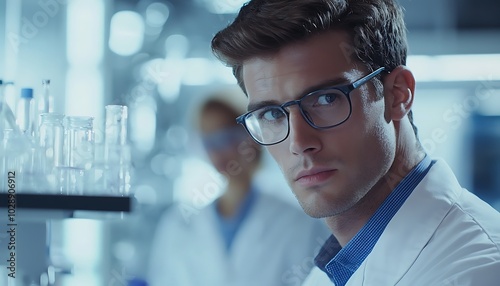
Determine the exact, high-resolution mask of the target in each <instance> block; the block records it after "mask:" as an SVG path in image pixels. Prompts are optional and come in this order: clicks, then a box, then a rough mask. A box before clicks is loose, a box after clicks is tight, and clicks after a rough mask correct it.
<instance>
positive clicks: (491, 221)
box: [303, 160, 500, 286]
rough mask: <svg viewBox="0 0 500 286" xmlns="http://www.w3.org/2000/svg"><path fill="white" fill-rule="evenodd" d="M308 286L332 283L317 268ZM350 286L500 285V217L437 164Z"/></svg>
mask: <svg viewBox="0 0 500 286" xmlns="http://www.w3.org/2000/svg"><path fill="white" fill-rule="evenodd" d="M303 285H304V286H323V285H333V283H332V282H331V281H330V280H329V279H328V277H327V276H326V274H325V273H324V272H322V271H321V270H320V269H319V268H317V267H315V268H314V269H313V270H312V271H311V274H310V275H309V277H308V278H307V281H306V282H304V284H303ZM347 285H348V286H358V285H364V286H392V285H398V286H446V285H448V286H458V285H460V286H462V285H464V286H499V285H500V213H499V212H497V211H496V210H494V209H493V208H492V207H490V206H489V205H488V204H486V203H485V202H483V201H482V200H480V199H479V198H477V197H476V196H475V195H474V194H472V193H470V192H469V191H467V190H465V189H463V188H462V187H460V185H459V184H458V182H457V180H456V178H455V176H454V175H453V172H452V171H451V169H450V168H449V167H448V165H447V164H446V163H445V162H444V161H441V160H438V161H437V162H436V163H435V164H434V166H432V167H431V169H430V170H429V172H428V174H427V175H426V176H425V177H424V179H423V180H422V181H421V182H420V184H419V185H418V186H417V187H416V188H415V190H414V191H413V193H412V194H411V195H410V197H409V198H408V199H407V201H406V202H405V203H404V204H403V206H402V207H401V209H400V210H399V211H398V212H397V213H396V215H395V216H394V217H393V219H392V220H391V221H390V223H389V224H388V225H387V227H386V229H385V231H384V233H383V234H382V236H381V237H380V239H379V241H378V242H377V244H376V245H375V247H374V249H373V250H372V252H371V253H370V254H369V255H368V257H367V258H366V259H365V261H364V262H363V263H362V264H361V266H360V267H359V269H358V270H357V271H356V272H355V273H354V275H353V276H352V277H351V279H350V280H349V281H348V283H347Z"/></svg>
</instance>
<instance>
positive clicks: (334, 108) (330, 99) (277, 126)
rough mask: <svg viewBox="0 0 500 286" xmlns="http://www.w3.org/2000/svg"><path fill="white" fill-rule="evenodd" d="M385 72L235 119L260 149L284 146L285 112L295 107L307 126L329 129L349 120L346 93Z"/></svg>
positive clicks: (285, 131)
mask: <svg viewBox="0 0 500 286" xmlns="http://www.w3.org/2000/svg"><path fill="white" fill-rule="evenodd" d="M384 69H385V68H384V67H381V68H379V69H377V70H375V71H374V72H372V73H370V74H368V75H366V76H364V77H362V78H360V79H358V80H356V81H355V82H353V83H351V84H349V85H343V86H334V87H328V88H324V89H320V90H316V91H313V92H311V93H308V94H306V95H304V96H302V97H301V98H300V99H297V100H292V101H288V102H285V103H283V104H281V105H267V106H263V107H260V108H257V109H255V110H251V111H249V112H247V113H245V114H243V115H241V116H239V117H238V118H236V122H237V123H239V124H242V125H243V126H244V127H245V129H246V130H247V132H248V133H249V134H250V136H252V138H253V139H254V140H255V141H256V142H257V143H259V144H260V145H264V146H266V145H274V144H278V143H280V142H283V141H284V140H285V139H286V138H287V137H288V134H289V133H290V123H289V116H290V114H289V112H288V111H287V110H286V109H285V108H287V107H290V106H292V105H295V104H296V105H298V107H299V110H300V113H301V114H302V116H303V117H304V119H305V120H306V122H307V123H308V124H309V125H310V126H312V127H313V128H315V129H328V128H332V127H335V126H338V125H340V124H342V123H344V122H346V121H347V119H349V117H350V116H351V113H352V103H351V98H350V97H349V93H350V92H351V91H353V90H355V89H356V88H358V87H360V86H362V85H363V84H365V83H367V82H368V81H370V80H371V79H373V78H374V77H375V76H377V75H378V74H379V73H381V72H382V71H383V70H384Z"/></svg>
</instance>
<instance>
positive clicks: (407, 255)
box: [347, 160, 462, 285]
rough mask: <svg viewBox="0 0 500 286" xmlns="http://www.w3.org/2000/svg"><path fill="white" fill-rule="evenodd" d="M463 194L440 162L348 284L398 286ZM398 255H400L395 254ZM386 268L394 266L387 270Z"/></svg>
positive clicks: (453, 177) (439, 161)
mask: <svg viewBox="0 0 500 286" xmlns="http://www.w3.org/2000/svg"><path fill="white" fill-rule="evenodd" d="M461 192H462V188H461V187H460V185H459V183H458V182H457V180H456V178H455V176H454V174H453V172H452V171H451V169H450V168H449V167H448V165H447V164H446V163H445V162H444V161H442V160H438V161H437V162H436V163H435V164H434V165H433V166H432V167H431V169H430V170H429V172H428V174H427V175H426V176H425V177H424V179H423V180H422V181H421V182H420V183H419V184H418V186H417V187H416V188H415V190H414V191H413V193H412V194H411V195H410V197H409V198H408V199H407V200H406V202H405V203H404V204H403V206H402V207H401V209H400V210H399V211H398V212H397V213H396V215H395V216H394V217H393V219H392V220H391V222H390V223H389V224H388V225H387V227H386V229H385V231H384V233H383V234H382V236H381V237H380V239H379V240H378V242H377V244H376V245H375V247H374V249H373V251H372V252H371V253H370V255H369V256H368V257H367V258H366V259H365V261H364V262H363V264H362V265H361V266H360V268H359V269H358V271H356V273H354V275H353V276H352V277H351V279H350V280H349V282H348V283H347V285H363V281H366V282H369V284H370V285H396V284H397V282H398V281H399V280H400V279H401V278H402V277H403V275H404V274H405V273H406V271H407V270H408V269H409V268H410V267H411V265H412V264H413V263H414V261H415V260H416V259H417V257H418V256H419V254H420V252H421V251H422V250H423V248H424V247H425V246H426V244H427V243H428V241H429V240H430V239H431V237H432V235H433V234H434V232H435V231H436V229H437V228H438V226H439V224H440V223H441V221H442V220H443V219H444V217H445V216H446V214H447V213H448V212H449V211H450V209H451V207H452V205H453V204H454V203H455V202H456V201H457V198H458V197H459V196H460V193H461ZM398 253H400V254H401V255H395V254H398ZM387 265H392V267H391V268H390V269H388V268H387ZM367 269H369V270H370V271H366V270H367Z"/></svg>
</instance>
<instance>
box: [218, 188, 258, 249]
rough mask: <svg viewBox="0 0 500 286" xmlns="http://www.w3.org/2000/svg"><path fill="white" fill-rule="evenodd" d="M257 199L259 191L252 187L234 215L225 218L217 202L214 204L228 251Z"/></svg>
mask: <svg viewBox="0 0 500 286" xmlns="http://www.w3.org/2000/svg"><path fill="white" fill-rule="evenodd" d="M256 199H257V191H256V190H254V188H253V187H252V188H250V190H249V192H248V194H247V195H246V197H245V199H244V200H243V202H242V203H241V206H240V207H239V208H238V210H237V212H236V214H235V215H234V216H233V217H230V218H225V217H223V216H222V215H221V214H220V213H219V212H218V211H217V204H216V203H215V204H214V211H215V213H216V217H217V221H218V223H219V229H220V231H221V234H222V238H223V239H224V245H225V247H226V250H227V251H230V249H231V245H232V244H233V241H234V237H235V236H236V233H237V232H238V230H239V229H240V227H241V225H242V224H243V222H244V221H245V219H246V218H247V217H248V215H249V213H250V211H251V209H252V206H253V205H254V204H255V201H256Z"/></svg>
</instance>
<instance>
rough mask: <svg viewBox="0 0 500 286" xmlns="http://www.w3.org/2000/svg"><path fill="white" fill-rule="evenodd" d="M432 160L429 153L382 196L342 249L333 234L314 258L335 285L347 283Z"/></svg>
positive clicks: (425, 172) (422, 176) (427, 169)
mask: <svg viewBox="0 0 500 286" xmlns="http://www.w3.org/2000/svg"><path fill="white" fill-rule="evenodd" d="M432 164H433V161H432V160H431V159H430V158H429V156H427V155H426V156H425V157H424V159H423V160H422V161H421V162H420V163H419V164H417V166H415V167H414V168H413V169H412V170H411V171H410V172H409V173H408V175H406V177H404V178H403V179H402V180H401V182H400V183H399V184H398V185H397V186H396V188H394V190H393V191H392V192H391V193H390V194H389V196H388V197H387V198H386V199H385V201H384V202H383V203H382V205H381V206H380V207H379V208H378V209H377V211H376V212H375V213H374V214H373V216H372V217H371V218H370V219H369V220H368V222H367V223H366V224H365V225H364V226H363V228H361V230H360V231H359V232H358V233H357V234H356V235H355V236H354V237H353V238H352V239H351V240H350V241H349V242H348V243H347V245H346V246H345V247H344V248H342V247H341V246H340V244H339V242H338V241H337V239H336V238H335V237H334V236H333V235H332V236H331V237H330V238H329V239H328V240H327V241H326V242H325V244H324V245H323V247H322V248H321V250H320V252H319V254H318V255H317V256H316V258H315V264H316V266H318V267H319V268H320V269H322V270H323V271H324V272H326V274H327V275H328V276H329V277H330V279H331V280H332V281H333V282H334V283H335V285H337V286H342V285H345V284H346V283H347V281H348V280H349V279H350V277H351V276H352V274H354V272H355V271H356V270H357V269H358V268H359V266H360V265H361V264H362V263H363V261H364V260H365V258H366V257H367V256H368V254H370V252H371V251H372V249H373V247H374V246H375V244H376V242H377V240H378V239H379V238H380V236H381V235H382V233H383V231H384V229H385V227H386V226H387V224H388V223H389V221H390V220H391V219H392V217H393V216H394V215H395V214H396V212H397V211H398V210H399V208H400V207H401V206H402V205H403V203H404V202H405V201H406V199H407V198H408V197H409V196H410V194H411V193H412V191H413V190H414V189H415V188H416V187H417V185H418V184H419V183H420V181H421V180H422V179H423V178H424V177H425V175H426V174H427V172H428V171H429V169H430V167H431V166H432Z"/></svg>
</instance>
